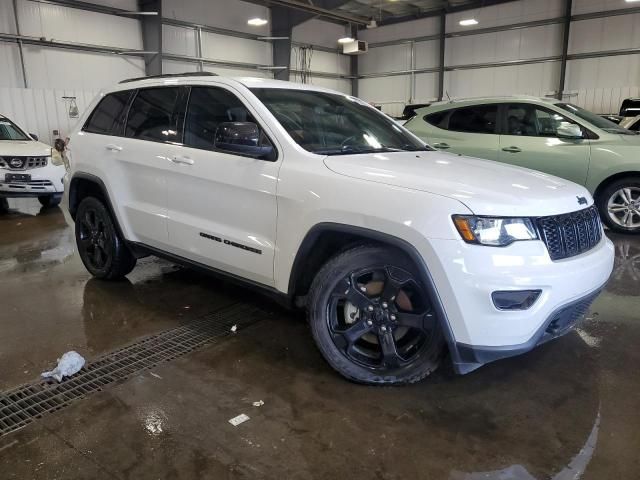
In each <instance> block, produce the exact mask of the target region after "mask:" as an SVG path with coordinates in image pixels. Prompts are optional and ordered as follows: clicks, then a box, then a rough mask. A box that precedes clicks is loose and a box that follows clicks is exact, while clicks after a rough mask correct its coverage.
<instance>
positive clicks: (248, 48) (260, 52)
mask: <svg viewBox="0 0 640 480" xmlns="http://www.w3.org/2000/svg"><path fill="white" fill-rule="evenodd" d="M202 56H203V57H205V58H211V59H216V60H229V61H234V62H245V63H259V64H262V65H271V63H272V54H271V44H270V43H269V42H261V41H259V40H247V39H246V38H240V37H230V36H226V35H218V34H214V33H209V32H202Z"/></svg>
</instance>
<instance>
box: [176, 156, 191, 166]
mask: <svg viewBox="0 0 640 480" xmlns="http://www.w3.org/2000/svg"><path fill="white" fill-rule="evenodd" d="M171 161H172V162H173V163H178V164H181V165H193V164H194V161H193V158H189V157H185V156H184V155H176V156H174V157H173V158H171Z"/></svg>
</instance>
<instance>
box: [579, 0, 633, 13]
mask: <svg viewBox="0 0 640 480" xmlns="http://www.w3.org/2000/svg"><path fill="white" fill-rule="evenodd" d="M634 3H635V2H625V1H624V0H573V8H572V13H573V14H574V15H577V14H580V13H592V12H602V11H604V10H618V9H622V8H632V7H637V6H638V5H637V4H635V5H634Z"/></svg>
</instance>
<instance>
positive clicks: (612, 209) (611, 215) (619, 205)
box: [597, 177, 640, 233]
mask: <svg viewBox="0 0 640 480" xmlns="http://www.w3.org/2000/svg"><path fill="white" fill-rule="evenodd" d="M597 203H598V208H599V210H600V216H601V217H602V220H603V221H604V223H605V224H606V225H607V226H608V227H609V228H610V229H611V230H613V231H616V232H626V233H638V232H640V178H637V177H628V178H623V179H620V180H616V181H615V182H613V183H611V184H610V185H608V186H607V187H606V188H605V189H604V190H603V191H602V192H601V193H600V195H599V196H598V199H597Z"/></svg>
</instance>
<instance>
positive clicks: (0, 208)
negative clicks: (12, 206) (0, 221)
mask: <svg viewBox="0 0 640 480" xmlns="http://www.w3.org/2000/svg"><path fill="white" fill-rule="evenodd" d="M8 211H9V201H8V200H7V199H6V198H4V197H2V198H0V213H7V212H8Z"/></svg>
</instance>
